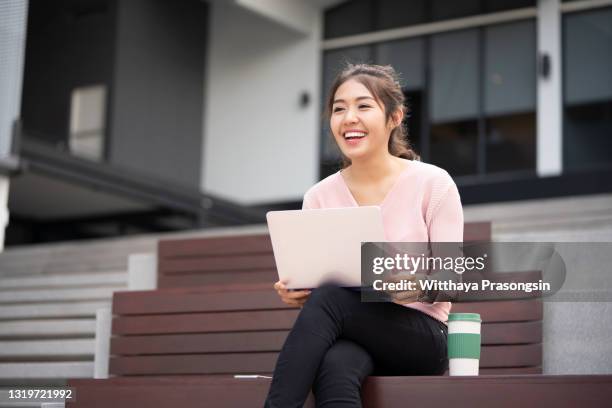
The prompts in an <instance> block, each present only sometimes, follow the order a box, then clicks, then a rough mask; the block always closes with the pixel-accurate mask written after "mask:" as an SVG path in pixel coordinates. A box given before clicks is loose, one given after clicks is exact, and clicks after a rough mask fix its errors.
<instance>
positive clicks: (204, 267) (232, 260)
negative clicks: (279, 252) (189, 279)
mask: <svg viewBox="0 0 612 408" xmlns="http://www.w3.org/2000/svg"><path fill="white" fill-rule="evenodd" d="M158 268H159V270H161V271H162V272H163V275H175V274H187V273H190V274H193V273H209V272H220V271H224V272H226V273H228V274H230V273H233V272H236V271H249V270H262V269H263V270H270V269H274V270H276V263H275V262H274V255H272V254H256V255H241V254H240V255H231V256H223V257H216V256H215V257H197V258H196V257H193V258H184V259H183V258H180V259H165V258H162V259H160V260H159V265H158Z"/></svg>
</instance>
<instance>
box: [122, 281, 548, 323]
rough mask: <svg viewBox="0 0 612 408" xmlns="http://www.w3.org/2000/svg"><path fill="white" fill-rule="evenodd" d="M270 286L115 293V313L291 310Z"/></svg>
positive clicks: (528, 313)
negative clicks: (235, 289)
mask: <svg viewBox="0 0 612 408" xmlns="http://www.w3.org/2000/svg"><path fill="white" fill-rule="evenodd" d="M268 285H269V284H262V285H261V286H256V285H253V286H251V287H252V289H253V290H243V291H236V292H228V291H223V290H222V286H220V287H219V288H218V290H214V291H210V290H208V291H207V290H206V289H202V288H193V289H180V290H179V289H161V290H154V291H134V292H116V293H115V294H114V295H113V313H114V314H116V315H140V314H163V313H194V312H216V311H232V310H235V311H238V310H264V309H266V310H267V309H287V308H289V306H287V305H285V304H284V303H283V302H281V301H280V299H279V297H278V294H277V293H276V292H275V291H274V290H273V289H267V290H265V289H261V290H257V289H258V288H262V287H266V286H268ZM542 310H543V309H542V301H541V300H540V299H528V300H516V301H513V300H507V301H495V302H491V301H489V302H470V303H454V304H453V307H452V312H467V311H469V312H476V313H480V314H481V316H482V319H483V320H484V321H486V322H502V321H515V322H516V321H528V320H541V319H542Z"/></svg>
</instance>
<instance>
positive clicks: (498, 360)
mask: <svg viewBox="0 0 612 408" xmlns="http://www.w3.org/2000/svg"><path fill="white" fill-rule="evenodd" d="M541 364H542V344H541V343H536V344H519V345H501V346H483V347H482V348H481V352H480V367H485V368H489V367H523V366H539V365H541Z"/></svg>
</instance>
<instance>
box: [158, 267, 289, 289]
mask: <svg viewBox="0 0 612 408" xmlns="http://www.w3.org/2000/svg"><path fill="white" fill-rule="evenodd" d="M277 280H278V273H277V272H276V269H274V270H264V269H262V270H250V269H249V270H244V271H232V272H230V273H229V274H228V272H227V271H221V272H219V271H212V272H211V271H209V272H206V273H194V274H179V275H177V274H167V275H161V276H159V277H158V279H157V285H158V288H188V287H193V286H208V285H220V284H225V283H227V284H237V283H262V282H263V283H266V284H267V285H268V287H271V286H272V284H273V283H274V282H276V281H277Z"/></svg>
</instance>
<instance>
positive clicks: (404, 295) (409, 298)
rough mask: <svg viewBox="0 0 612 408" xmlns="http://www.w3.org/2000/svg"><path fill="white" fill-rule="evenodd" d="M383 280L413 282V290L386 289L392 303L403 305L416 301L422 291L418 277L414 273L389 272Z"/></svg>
mask: <svg viewBox="0 0 612 408" xmlns="http://www.w3.org/2000/svg"><path fill="white" fill-rule="evenodd" d="M384 281H385V282H393V283H399V282H401V281H406V282H414V283H413V288H414V289H413V290H402V291H399V290H387V293H388V294H389V295H390V296H391V298H392V301H393V303H396V304H398V305H405V304H408V303H413V302H418V301H419V296H421V294H422V293H423V291H422V290H421V286H420V285H419V278H418V277H417V275H416V274H389V275H388V276H386V278H385V279H384Z"/></svg>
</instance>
